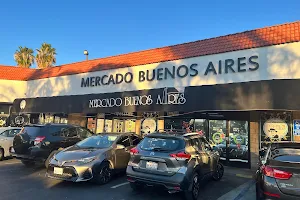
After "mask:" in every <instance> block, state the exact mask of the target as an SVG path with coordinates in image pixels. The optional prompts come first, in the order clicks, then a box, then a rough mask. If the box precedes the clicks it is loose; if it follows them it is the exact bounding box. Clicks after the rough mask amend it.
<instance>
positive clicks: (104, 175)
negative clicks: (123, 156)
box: [100, 165, 111, 183]
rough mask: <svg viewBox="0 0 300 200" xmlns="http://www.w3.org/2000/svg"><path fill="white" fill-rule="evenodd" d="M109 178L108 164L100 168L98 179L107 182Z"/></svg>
mask: <svg viewBox="0 0 300 200" xmlns="http://www.w3.org/2000/svg"><path fill="white" fill-rule="evenodd" d="M110 178H111V170H110V168H109V166H108V165H106V166H104V167H103V168H102V169H101V170H100V179H101V181H102V182H103V183H107V182H108V181H109V180H110Z"/></svg>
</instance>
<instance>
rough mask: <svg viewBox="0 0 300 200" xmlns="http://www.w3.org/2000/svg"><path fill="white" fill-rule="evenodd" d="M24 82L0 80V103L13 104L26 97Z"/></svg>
mask: <svg viewBox="0 0 300 200" xmlns="http://www.w3.org/2000/svg"><path fill="white" fill-rule="evenodd" d="M26 90H27V83H26V81H15V80H0V102H13V101H14V100H15V99H16V98H24V97H26Z"/></svg>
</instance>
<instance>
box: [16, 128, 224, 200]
mask: <svg viewBox="0 0 300 200" xmlns="http://www.w3.org/2000/svg"><path fill="white" fill-rule="evenodd" d="M13 138H14V139H13V144H12V148H10V153H11V154H12V155H13V156H14V157H15V158H17V159H20V160H21V161H22V163H23V164H24V165H25V166H27V167H30V166H33V165H35V164H38V163H43V164H45V166H46V168H47V174H46V175H47V177H49V178H54V179H59V180H64V181H73V182H80V181H93V182H95V183H97V184H100V185H101V184H106V183H108V182H109V181H110V180H111V179H112V177H113V175H114V174H116V173H120V172H124V173H125V172H126V176H127V180H128V181H129V183H130V186H131V187H132V189H133V190H138V191H139V190H141V189H143V188H145V187H147V186H158V187H162V188H164V189H166V190H167V191H168V192H169V193H175V192H179V193H181V194H183V197H184V198H186V199H194V200H195V199H197V197H198V195H199V191H200V190H199V189H200V187H201V184H204V183H205V182H206V181H207V180H208V179H213V180H216V181H218V180H220V179H221V178H222V176H223V174H224V167H223V165H222V164H221V163H220V162H219V158H220V155H219V152H218V151H217V149H215V148H213V147H212V146H211V145H210V144H209V142H208V141H207V140H206V139H205V137H203V136H201V135H199V134H198V133H179V132H173V133H166V132H157V133H153V134H150V135H147V136H144V137H143V138H142V137H140V136H139V135H136V134H135V133H102V134H93V133H92V132H90V131H89V130H87V129H85V128H82V127H79V126H73V125H66V124H46V125H26V126H24V127H23V128H22V129H21V130H20V131H19V133H17V134H15V136H14V137H13Z"/></svg>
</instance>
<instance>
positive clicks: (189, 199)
mask: <svg viewBox="0 0 300 200" xmlns="http://www.w3.org/2000/svg"><path fill="white" fill-rule="evenodd" d="M201 180H202V179H201V176H200V175H199V174H198V173H195V174H194V175H193V178H192V180H191V183H190V186H189V188H188V190H186V191H183V193H182V195H183V199H184V200H197V199H198V197H199V192H200V186H201Z"/></svg>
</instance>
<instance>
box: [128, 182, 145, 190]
mask: <svg viewBox="0 0 300 200" xmlns="http://www.w3.org/2000/svg"><path fill="white" fill-rule="evenodd" d="M129 184H130V187H131V189H132V190H133V191H136V192H138V191H141V190H142V189H143V188H144V186H143V185H141V184H139V183H129Z"/></svg>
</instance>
